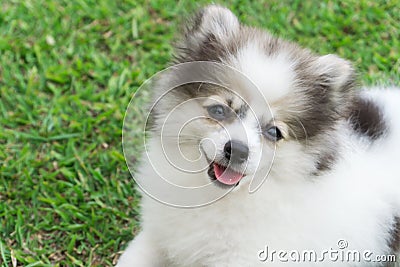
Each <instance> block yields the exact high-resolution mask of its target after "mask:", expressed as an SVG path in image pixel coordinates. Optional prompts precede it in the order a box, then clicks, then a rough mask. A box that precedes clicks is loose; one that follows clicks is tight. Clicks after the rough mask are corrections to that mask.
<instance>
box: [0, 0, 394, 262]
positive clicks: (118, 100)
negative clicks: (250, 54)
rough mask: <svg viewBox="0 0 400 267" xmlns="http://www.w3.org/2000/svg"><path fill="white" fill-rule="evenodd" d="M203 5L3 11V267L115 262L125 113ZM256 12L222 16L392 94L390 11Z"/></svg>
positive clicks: (131, 205)
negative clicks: (332, 56) (337, 63)
mask: <svg viewBox="0 0 400 267" xmlns="http://www.w3.org/2000/svg"><path fill="white" fill-rule="evenodd" d="M206 2H207V1H198V2H197V3H196V4H194V3H193V2H191V1H180V2H176V1H161V0H159V1H156V0H148V1H143V0H127V1H113V0H68V1H67V0H51V1H45V0H3V1H1V2H0V263H1V266H110V265H112V264H114V263H115V262H116V260H117V258H118V256H119V255H120V253H121V251H122V250H123V249H124V246H125V244H126V242H127V241H129V240H130V239H131V238H132V237H133V235H134V233H135V232H136V231H137V230H138V222H137V218H138V213H139V208H138V202H139V198H138V195H137V193H135V191H134V183H133V181H132V179H131V178H130V175H129V172H128V170H127V167H126V164H125V162H124V157H123V154H122V148H121V132H122V121H123V117H124V111H125V108H126V107H127V105H128V102H129V100H130V98H131V96H132V94H133V93H134V92H135V90H137V88H138V87H139V86H140V84H141V83H142V82H143V81H144V80H145V79H146V78H149V77H150V76H151V75H152V74H154V73H155V72H157V71H159V70H162V69H163V68H164V67H166V65H167V64H168V61H169V59H170V58H171V52H172V48H171V45H170V42H171V41H172V40H174V38H175V37H176V36H177V34H178V33H179V30H178V29H179V26H180V24H181V22H182V19H183V17H184V16H185V15H186V14H188V13H190V12H192V11H193V10H195V9H196V8H197V7H198V6H201V5H203V4H205V3H206ZM254 2H257V3H254V4H247V3H246V2H245V1H239V0H234V1H228V2H226V3H225V5H227V6H228V7H230V8H232V9H233V10H234V12H235V13H236V14H237V15H238V16H239V17H240V18H241V20H242V21H244V22H246V23H247V24H250V25H254V26H258V27H263V28H265V29H269V30H270V31H272V32H273V33H275V34H277V35H280V36H282V37H284V38H286V39H289V40H293V41H296V42H299V43H300V44H301V45H303V46H305V47H309V48H311V49H312V50H314V51H316V52H318V53H321V54H326V53H336V54H338V55H340V56H342V57H344V58H347V59H349V60H351V61H353V62H354V63H355V66H356V67H357V69H358V71H359V74H360V81H361V82H362V83H363V84H397V85H399V81H400V78H399V77H400V75H399V72H400V61H399V58H400V34H399V33H400V3H399V1H398V0H391V1H390V0H388V1H375V0H371V1H364V0H348V1H329V3H326V2H327V1H320V0H310V1H303V0H297V1H282V0H268V1H254ZM138 102H139V103H140V102H143V101H138ZM142 111H143V112H144V110H143V109H142V108H141V106H139V107H138V114H137V120H138V124H139V123H140V122H142V121H143V119H144V118H143V116H142V115H143V112H142ZM137 134H138V136H141V135H142V133H141V128H139V127H138V132H137ZM140 145H141V144H140V141H138V142H137V149H138V151H139V150H140ZM138 156H139V153H138Z"/></svg>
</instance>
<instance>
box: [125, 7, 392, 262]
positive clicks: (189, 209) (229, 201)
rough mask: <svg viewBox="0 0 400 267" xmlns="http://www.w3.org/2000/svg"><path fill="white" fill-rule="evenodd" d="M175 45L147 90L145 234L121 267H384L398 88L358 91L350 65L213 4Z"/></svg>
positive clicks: (140, 176)
mask: <svg viewBox="0 0 400 267" xmlns="http://www.w3.org/2000/svg"><path fill="white" fill-rule="evenodd" d="M176 47H177V49H176V57H175V62H174V63H176V64H177V65H174V66H172V67H171V68H169V70H168V71H167V72H164V73H161V75H160V76H159V78H157V79H156V81H155V82H154V83H153V84H152V85H151V86H152V90H153V92H154V101H153V106H152V108H151V112H150V117H151V122H152V124H151V126H150V127H149V137H148V139H147V141H146V144H147V145H146V153H145V154H144V156H143V160H142V162H141V165H140V167H139V170H138V171H137V172H136V174H135V178H136V181H137V182H138V184H139V186H140V187H141V188H142V189H143V191H145V192H146V194H143V198H142V206H141V225H142V229H141V232H140V233H139V234H138V235H137V236H136V237H135V238H134V240H133V241H132V242H131V243H130V244H129V245H128V247H127V248H126V250H125V252H124V253H123V254H122V256H121V257H120V259H119V262H118V266H119V267H128V266H129V267H159V266H184V267H188V266H191V267H192V266H194V267H204V266H208V267H210V266H218V267H222V266H227V267H228V266H229V267H235V266H237V267H243V266H316V265H318V266H387V265H388V264H392V263H390V262H394V261H395V258H396V255H398V252H399V249H400V163H399V159H400V119H399V116H400V93H399V90H398V89H396V88H386V89H378V88H369V89H365V90H361V89H356V88H355V87H356V83H355V71H354V69H353V68H352V66H351V64H350V63H349V62H348V61H346V60H344V59H341V58H339V57H338V56H335V55H324V56H319V55H316V54H314V53H312V52H310V51H309V50H307V49H303V48H300V47H299V46H297V45H296V44H293V43H290V42H287V41H284V40H281V39H279V38H276V37H273V36H271V35H270V34H269V33H266V32H264V31H261V30H258V29H255V28H251V27H247V26H244V25H242V24H240V22H239V21H238V19H237V17H236V16H235V15H234V14H233V13H232V12H231V11H229V10H228V9H226V8H224V7H221V6H217V5H210V6H207V7H205V8H203V9H202V10H200V11H199V12H198V13H197V14H196V15H195V16H194V18H193V19H192V20H191V22H190V23H188V26H187V27H186V29H185V32H184V34H183V38H182V40H181V41H180V43H178V44H177V45H176ZM177 80H180V81H181V82H176V81H177ZM182 81H183V82H182ZM171 88H172V89H171ZM160 177H161V178H162V179H160ZM186 189H187V190H186Z"/></svg>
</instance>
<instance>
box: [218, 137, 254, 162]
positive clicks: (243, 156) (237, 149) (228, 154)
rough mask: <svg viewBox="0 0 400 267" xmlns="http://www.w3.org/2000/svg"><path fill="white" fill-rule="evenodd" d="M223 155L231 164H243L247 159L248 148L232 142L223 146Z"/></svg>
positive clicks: (237, 142)
mask: <svg viewBox="0 0 400 267" xmlns="http://www.w3.org/2000/svg"><path fill="white" fill-rule="evenodd" d="M224 154H225V158H227V159H228V160H230V161H232V163H243V162H244V161H246V160H247V158H248V157H249V148H248V146H247V145H246V144H243V143H242V142H239V141H236V140H232V141H228V142H227V143H226V144H225V147H224Z"/></svg>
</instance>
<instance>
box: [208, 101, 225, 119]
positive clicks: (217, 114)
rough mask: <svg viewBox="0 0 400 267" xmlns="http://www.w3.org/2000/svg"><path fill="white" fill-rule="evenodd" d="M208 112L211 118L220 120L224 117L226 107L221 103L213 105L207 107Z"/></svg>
mask: <svg viewBox="0 0 400 267" xmlns="http://www.w3.org/2000/svg"><path fill="white" fill-rule="evenodd" d="M207 111H208V114H209V115H210V117H211V118H213V119H216V120H218V121H221V120H223V119H225V118H226V115H227V114H226V113H227V111H226V108H225V107H224V106H223V105H213V106H209V107H207Z"/></svg>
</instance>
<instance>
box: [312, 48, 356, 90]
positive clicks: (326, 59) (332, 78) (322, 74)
mask: <svg viewBox="0 0 400 267" xmlns="http://www.w3.org/2000/svg"><path fill="white" fill-rule="evenodd" d="M314 68H315V72H316V73H317V75H318V77H319V79H318V82H319V83H320V84H321V85H323V86H324V87H329V88H330V89H333V90H335V91H338V92H342V93H346V92H347V91H348V90H349V89H351V87H352V86H353V84H354V82H355V71H354V69H353V66H352V65H351V63H350V62H349V61H347V60H344V59H342V58H340V57H338V56H336V55H333V54H329V55H325V56H321V57H318V59H317V60H316V64H315V65H314Z"/></svg>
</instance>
